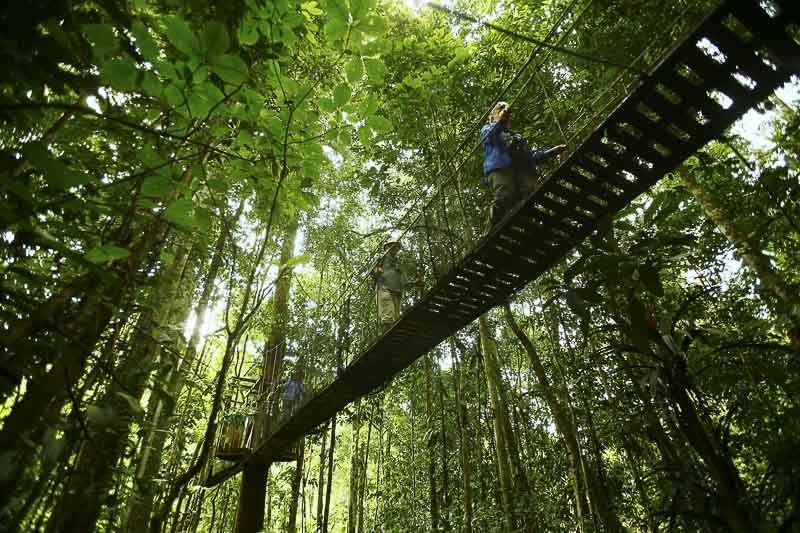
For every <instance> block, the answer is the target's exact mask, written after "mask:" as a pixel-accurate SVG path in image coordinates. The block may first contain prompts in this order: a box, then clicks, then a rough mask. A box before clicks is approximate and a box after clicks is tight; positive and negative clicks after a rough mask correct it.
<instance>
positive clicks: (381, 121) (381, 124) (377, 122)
mask: <svg viewBox="0 0 800 533" xmlns="http://www.w3.org/2000/svg"><path fill="white" fill-rule="evenodd" d="M367 124H369V127H370V128H372V129H373V130H375V131H376V132H377V133H389V132H390V131H392V130H394V125H393V124H392V123H391V122H390V121H389V120H387V119H385V118H383V117H380V116H377V115H375V116H371V117H369V118H368V119H367Z"/></svg>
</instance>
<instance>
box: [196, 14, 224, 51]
mask: <svg viewBox="0 0 800 533" xmlns="http://www.w3.org/2000/svg"><path fill="white" fill-rule="evenodd" d="M201 44H202V47H203V51H204V52H205V53H206V54H207V55H209V56H213V55H217V54H224V53H225V52H227V51H228V48H229V47H230V45H231V40H230V38H229V37H228V30H226V29H225V26H224V25H223V24H221V23H219V22H217V21H215V20H212V21H209V22H208V23H207V24H206V26H205V29H204V30H203V36H202V42H201Z"/></svg>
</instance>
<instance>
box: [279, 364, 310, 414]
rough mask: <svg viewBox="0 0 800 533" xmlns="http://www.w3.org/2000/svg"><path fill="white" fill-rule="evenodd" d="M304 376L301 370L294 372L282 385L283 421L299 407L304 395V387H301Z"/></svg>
mask: <svg viewBox="0 0 800 533" xmlns="http://www.w3.org/2000/svg"><path fill="white" fill-rule="evenodd" d="M305 376H306V374H305V372H303V371H302V370H295V371H294V372H293V373H292V377H291V378H289V380H288V381H287V382H286V383H284V385H283V392H282V393H281V400H282V401H283V414H282V417H283V419H284V420H285V419H287V418H289V417H290V416H292V415H293V414H294V413H295V411H297V408H298V407H300V403H301V401H302V400H303V394H304V393H305V386H304V385H303V379H304V378H305Z"/></svg>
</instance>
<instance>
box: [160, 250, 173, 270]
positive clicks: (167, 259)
mask: <svg viewBox="0 0 800 533" xmlns="http://www.w3.org/2000/svg"><path fill="white" fill-rule="evenodd" d="M159 257H160V258H161V261H163V262H164V264H165V265H167V266H170V265H172V263H174V262H175V254H173V253H172V252H168V251H166V250H161V253H160V254H159Z"/></svg>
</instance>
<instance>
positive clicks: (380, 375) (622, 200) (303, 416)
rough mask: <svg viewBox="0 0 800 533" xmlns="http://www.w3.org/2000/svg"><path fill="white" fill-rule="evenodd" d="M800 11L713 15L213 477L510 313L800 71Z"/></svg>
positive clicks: (231, 471) (748, 8) (730, 8)
mask: <svg viewBox="0 0 800 533" xmlns="http://www.w3.org/2000/svg"><path fill="white" fill-rule="evenodd" d="M798 25H800V2H796V1H795V0H780V1H771V2H759V1H757V0H729V1H727V2H723V3H722V4H721V5H720V6H718V7H717V8H716V9H715V10H714V11H713V12H711V13H710V14H709V15H708V16H706V17H705V19H703V20H702V21H701V22H700V23H699V24H698V25H697V27H696V28H695V29H694V31H692V32H690V33H689V34H688V35H687V36H686V37H685V38H683V39H682V40H681V42H679V43H677V44H676V45H675V46H674V47H672V48H671V49H670V51H669V52H668V53H667V54H666V55H665V57H664V58H663V59H662V60H661V62H660V63H658V64H657V66H655V67H654V68H652V69H651V70H650V71H649V74H648V75H641V76H639V77H638V79H637V80H636V81H635V83H634V85H633V88H632V90H631V91H630V92H629V93H628V94H627V96H626V97H625V98H624V99H623V100H622V101H621V103H619V105H617V107H616V108H615V109H614V110H613V112H611V113H610V114H609V115H608V116H607V117H606V119H605V120H604V121H603V122H602V123H601V124H599V125H598V126H597V127H596V128H595V129H594V131H592V132H590V133H589V134H588V135H586V136H585V138H584V139H583V140H582V142H580V144H579V145H578V146H577V148H576V149H575V150H574V151H572V152H571V153H570V154H569V155H568V157H566V158H564V159H563V160H562V162H561V163H560V164H559V165H558V166H557V167H556V168H554V169H553V170H552V171H551V172H550V173H549V174H548V175H547V176H546V177H544V178H543V179H542V180H541V181H540V183H539V185H538V187H537V188H536V190H535V191H533V192H532V193H531V194H530V195H529V197H528V198H527V199H525V201H524V202H521V203H520V205H518V206H517V207H516V208H515V209H514V210H512V211H511V212H510V213H508V215H507V216H506V217H505V219H504V220H503V221H502V223H500V224H498V225H497V226H495V227H494V228H493V230H492V231H491V232H489V233H488V234H487V235H485V236H484V237H482V238H481V239H480V240H479V241H478V243H477V245H476V246H475V247H474V248H473V249H472V251H470V252H468V253H466V254H465V255H464V256H463V257H461V258H460V259H458V260H456V261H454V262H453V263H452V267H451V268H449V270H448V271H447V272H446V273H443V274H442V275H440V276H439V277H438V280H437V281H436V282H435V284H433V286H432V287H431V288H430V289H429V290H427V292H425V293H424V295H422V297H421V298H420V299H419V300H418V301H416V302H415V303H414V304H413V306H411V307H409V308H408V309H406V310H405V312H404V313H403V314H402V316H401V318H400V320H399V321H398V322H397V323H396V324H395V325H394V327H392V328H391V329H390V330H389V331H388V332H386V333H385V334H383V335H382V336H380V337H379V338H377V339H376V340H374V341H372V342H371V344H368V345H366V348H365V349H364V350H363V351H362V353H361V355H360V356H358V357H356V358H355V359H354V360H352V361H351V362H350V364H348V365H347V366H346V367H344V368H343V369H342V371H341V372H340V373H339V375H338V377H337V378H336V379H335V380H334V381H333V382H332V383H330V384H329V385H327V386H325V387H324V388H322V389H321V390H319V391H318V392H317V393H316V394H315V395H313V396H312V397H311V398H310V399H309V400H308V401H307V402H306V403H305V404H304V405H302V406H301V407H300V408H299V410H297V411H296V412H295V413H294V415H293V416H291V417H288V418H287V419H286V420H283V421H282V422H280V423H278V424H275V425H273V431H272V432H271V433H269V434H268V435H267V436H266V438H264V439H263V440H262V441H261V442H260V443H256V444H255V445H253V446H252V449H251V450H250V451H246V452H243V453H241V454H240V455H238V456H236V461H237V462H236V463H235V464H233V465H232V466H231V467H229V468H227V469H225V470H222V471H220V472H218V473H216V474H212V475H210V476H209V477H208V479H207V480H206V484H207V485H208V486H212V485H215V484H218V483H220V482H222V481H224V480H225V479H227V478H229V477H230V476H232V475H235V474H236V473H237V472H239V471H241V469H242V468H243V466H244V464H245V463H246V462H248V461H259V462H266V463H270V462H273V461H275V460H280V459H281V457H282V456H285V450H286V449H288V448H290V447H291V446H292V444H293V443H294V442H295V441H296V440H297V439H299V438H300V437H302V436H303V435H305V434H307V433H309V432H310V431H312V430H313V429H314V428H316V427H317V426H319V425H320V424H323V423H324V422H325V421H327V420H329V419H330V418H331V417H332V416H333V415H334V414H335V413H337V412H339V411H341V410H342V409H343V408H344V407H345V406H347V405H348V404H349V403H351V402H353V401H354V400H356V399H358V398H360V397H362V396H364V395H366V394H368V393H370V392H371V391H374V390H376V389H378V388H380V387H381V386H382V385H383V384H385V383H386V382H388V381H389V380H391V379H392V378H393V377H394V376H395V375H396V374H397V373H398V372H400V371H401V370H403V369H404V368H406V367H408V366H409V365H410V364H411V363H413V362H414V361H415V360H416V359H418V358H419V357H421V356H422V355H424V354H425V353H427V352H428V351H430V350H431V349H433V348H434V347H435V346H437V345H438V344H439V343H440V342H441V341H442V340H444V339H446V338H447V337H448V336H450V335H453V334H454V333H456V332H457V331H458V330H459V329H460V328H462V327H463V326H465V325H467V324H469V323H470V322H472V321H473V320H475V319H476V318H478V317H479V316H480V315H481V314H483V313H485V312H486V311H488V310H490V309H491V308H493V307H495V306H497V305H499V304H502V303H503V302H505V301H506V300H507V299H508V298H509V297H510V296H511V295H513V294H514V293H516V292H518V291H520V290H521V289H522V288H524V287H525V286H526V285H527V284H528V283H530V282H531V281H533V280H535V279H536V278H537V277H539V276H540V275H541V274H542V273H544V272H545V271H547V270H548V269H549V268H551V267H552V266H553V265H554V264H555V263H557V262H558V261H559V260H561V259H562V258H564V256H565V255H566V254H567V253H568V252H569V251H570V250H572V249H573V248H574V247H575V246H576V245H577V244H578V243H580V242H581V241H582V240H583V239H585V238H586V237H587V236H589V235H590V234H591V233H593V232H594V231H596V230H598V229H601V228H602V227H603V226H604V225H605V224H607V222H608V221H609V220H610V219H611V217H613V215H614V214H615V213H617V212H618V211H619V210H620V209H622V208H623V207H625V206H626V205H628V204H629V203H630V202H632V201H633V200H634V199H635V198H636V197H637V196H638V195H639V194H641V193H642V192H644V191H646V190H648V189H649V188H650V187H652V186H653V184H655V183H656V182H657V181H658V180H659V179H661V178H662V177H663V176H664V175H665V174H666V173H668V172H670V171H672V170H674V169H675V168H676V167H677V166H678V165H680V164H681V163H682V162H683V161H684V160H685V159H686V158H688V157H689V156H690V155H691V154H693V153H694V152H695V151H697V150H698V149H699V148H701V147H702V146H703V145H705V144H706V143H707V142H709V141H710V140H712V139H715V138H717V137H719V136H720V135H722V134H723V132H724V131H725V129H726V128H728V127H729V126H731V125H732V124H733V123H734V122H735V121H736V120H737V119H738V118H740V117H741V116H742V115H743V114H744V113H745V112H747V111H748V110H749V109H751V108H752V107H753V106H755V105H756V104H757V103H758V102H759V101H761V100H762V99H764V98H765V97H767V96H769V95H770V94H771V93H772V92H773V91H774V90H775V89H776V88H778V87H779V86H780V85H781V84H782V83H784V82H785V81H787V80H788V79H789V78H790V76H791V75H792V74H795V73H797V72H798V70H799V69H800V45H798V42H796V40H795V39H794V38H793V37H792V32H794V35H795V38H796V36H797V33H798Z"/></svg>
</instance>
